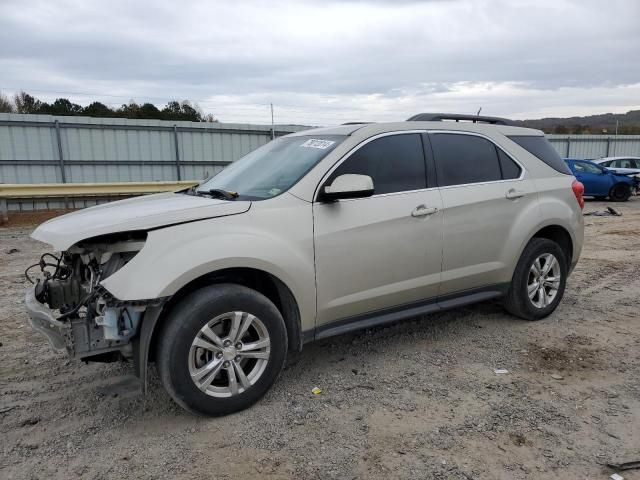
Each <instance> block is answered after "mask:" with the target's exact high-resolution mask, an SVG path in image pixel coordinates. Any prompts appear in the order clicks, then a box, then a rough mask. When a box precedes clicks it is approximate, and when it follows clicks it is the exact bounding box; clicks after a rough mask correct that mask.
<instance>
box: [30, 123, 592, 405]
mask: <svg viewBox="0 0 640 480" xmlns="http://www.w3.org/2000/svg"><path fill="white" fill-rule="evenodd" d="M452 120H454V121H452ZM582 193H583V188H582V185H581V184H580V183H579V182H577V181H576V180H575V178H574V177H573V176H572V175H571V172H570V171H569V170H568V168H567V166H566V165H565V163H564V162H563V161H562V159H561V158H560V157H559V156H558V154H557V153H556V152H555V150H554V149H553V148H552V147H551V146H550V144H549V143H548V142H547V140H546V139H545V137H544V136H543V134H542V132H540V131H537V130H530V129H525V128H519V127H514V126H512V125H510V122H509V121H507V120H503V119H498V118H493V117H464V116H460V115H443V114H421V115H417V116H415V117H412V118H411V119H410V120H409V121H405V122H398V123H377V124H350V125H343V126H338V127H332V128H320V129H313V130H307V131H304V132H298V133H294V134H291V135H287V136H285V137H281V138H278V139H276V140H274V141H272V142H270V143H268V144H266V145H264V146H262V147H260V148H258V149H257V150H255V151H253V152H252V153H250V154H248V155H247V156H245V157H244V158H242V159H240V160H238V161H236V162H234V163H233V164H231V165H230V166H229V167H227V168H226V169H225V170H223V171H222V172H221V173H219V174H218V175H216V176H214V177H212V178H210V179H208V180H206V181H204V182H202V183H201V184H199V185H196V186H194V187H193V188H191V189H189V190H185V191H180V192H176V193H164V194H158V195H150V196H144V197H139V198H133V199H128V200H123V201H119V202H113V203H109V204H105V205H101V206H97V207H93V208H88V209H85V210H81V211H77V212H74V213H71V214H68V215H64V216H62V217H58V218H56V219H53V220H50V221H48V222H46V223H44V224H42V225H40V226H39V227H38V228H37V229H36V230H35V231H34V232H33V234H32V237H33V238H35V239H37V240H40V241H42V242H46V243H48V244H50V245H51V246H52V249H53V250H54V251H55V252H58V253H51V254H46V255H44V256H43V257H42V259H41V262H39V263H38V264H36V265H34V266H33V267H32V268H31V269H30V270H29V272H27V273H28V275H29V278H30V279H31V281H32V282H33V283H34V286H33V288H31V289H29V290H28V292H27V295H26V305H27V309H28V311H29V314H30V317H31V324H32V326H33V328H35V329H36V330H38V331H40V332H42V333H43V334H44V335H46V336H47V338H48V339H49V340H50V342H51V343H52V345H53V346H54V347H55V348H57V349H62V350H66V351H67V352H68V353H69V354H70V355H71V356H72V357H75V358H81V359H83V360H91V361H113V360H121V359H130V360H132V362H133V365H134V367H135V371H136V373H137V375H138V376H139V377H140V379H141V384H142V385H143V386H145V388H146V378H147V368H148V364H149V362H152V361H153V362H155V364H156V367H157V370H158V372H159V376H160V378H161V380H162V383H163V384H164V386H165V388H166V389H167V391H168V392H169V393H170V395H171V396H172V397H173V399H174V400H175V401H176V402H177V403H178V404H180V405H181V406H183V407H184V408H186V409H188V410H190V411H192V412H197V413H201V414H206V415H221V414H227V413H231V412H234V411H238V410H241V409H244V408H246V407H248V406H250V405H251V404H253V403H254V402H256V401H257V400H258V399H259V398H261V397H262V396H263V395H264V394H265V392H266V391H267V390H268V389H269V387H270V386H271V385H272V384H273V382H274V381H275V379H276V377H277V376H278V374H279V372H280V370H281V369H282V366H283V364H284V362H285V358H286V356H287V352H289V351H297V350H300V349H301V348H302V347H303V345H304V344H305V343H307V342H310V341H313V340H316V339H320V338H326V337H329V336H332V335H339V334H343V333H346V332H350V331H353V330H357V329H361V328H365V327H373V326H377V325H382V324H386V323H389V322H395V321H398V320H402V319H406V318H411V317H416V316H421V315H424V314H428V313H430V312H437V311H442V310H445V309H450V308H455V307H458V306H461V305H467V304H470V303H474V302H479V301H483V300H487V299H493V298H502V299H503V301H504V306H505V308H506V309H507V310H508V311H509V312H511V313H512V314H513V315H515V316H517V317H520V318H523V319H526V320H538V319H541V318H544V317H546V316H547V315H549V314H550V313H552V312H553V311H554V310H555V309H556V307H557V306H558V303H559V302H560V300H561V299H562V296H563V292H564V289H565V285H566V281H567V277H568V275H569V273H570V272H571V270H572V268H573V267H574V266H575V264H576V262H577V261H578V258H579V256H580V251H581V248H582V242H583V217H582V212H581V208H582V207H583V205H584V203H583V199H582ZM38 269H41V270H43V271H46V272H47V273H46V274H45V273H39V274H38V273H36V271H37V270H38Z"/></svg>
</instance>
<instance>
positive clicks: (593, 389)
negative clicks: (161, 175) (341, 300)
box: [0, 197, 640, 480]
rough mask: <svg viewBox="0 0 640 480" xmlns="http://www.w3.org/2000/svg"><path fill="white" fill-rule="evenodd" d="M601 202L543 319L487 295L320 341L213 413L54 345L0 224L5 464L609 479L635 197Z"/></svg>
mask: <svg viewBox="0 0 640 480" xmlns="http://www.w3.org/2000/svg"><path fill="white" fill-rule="evenodd" d="M607 205H612V206H614V207H615V208H617V209H619V210H620V211H621V212H622V213H623V216H622V217H594V216H590V217H585V220H586V225H587V226H586V245H585V249H584V250H583V254H582V259H581V261H580V263H579V264H578V267H577V269H576V271H575V272H574V274H573V275H572V276H571V278H570V280H569V284H568V289H567V292H566V294H565V298H564V300H563V302H562V303H561V305H560V307H559V308H558V310H557V311H556V312H555V313H554V314H553V315H552V316H551V317H549V318H547V319H545V320H542V321H539V322H525V321H521V320H518V319H515V318H512V317H510V316H509V315H507V314H505V313H504V311H503V310H502V309H501V307H500V305H499V304H498V303H496V302H489V303H483V304H479V305H475V306H471V307H468V308H463V309H459V310H454V311H450V312H447V313H443V314H436V315H431V316H429V317H425V318H422V319H415V320H413V321H408V322H404V323H400V324H396V325H393V326H391V327H386V328H376V329H372V330H368V331H363V332H359V333H356V334H350V335H344V336H340V337H337V338H333V339H328V340H324V341H321V342H318V343H315V344H311V345H308V346H307V347H305V349H304V351H303V352H302V353H300V354H295V355H292V356H290V358H289V360H288V362H287V366H286V368H285V371H284V372H283V373H282V375H281V376H280V378H279V380H278V382H277V383H276V385H275V386H274V388H273V389H272V390H271V391H270V392H269V394H268V395H267V396H266V398H265V399H264V400H263V401H261V402H260V403H258V404H257V405H256V406H255V407H253V408H251V409H249V410H247V411H244V412H241V413H238V414H235V415H231V416H228V417H225V418H216V419H207V418H198V417H194V416H192V415H190V414H188V413H185V412H184V411H182V410H181V409H180V408H178V407H177V406H176V405H174V404H173V403H172V401H171V400H170V399H169V397H168V396H167V395H166V394H165V392H164V391H163V389H162V387H161V386H160V384H159V383H158V380H157V379H156V378H153V379H152V381H151V384H152V385H151V391H150V394H149V395H148V396H147V397H146V398H142V397H140V396H137V395H132V394H126V391H124V392H123V391H119V390H118V389H115V388H113V385H114V384H116V383H117V382H118V381H119V380H121V379H122V378H123V377H125V376H126V375H128V374H130V373H131V367H130V366H128V365H119V364H106V365H105V364H89V365H85V364H82V363H81V362H79V361H74V360H69V359H67V358H66V357H65V355H63V354H61V353H55V352H53V351H52V350H51V348H50V347H49V345H48V344H47V342H46V341H45V339H44V338H43V337H41V336H40V335H38V334H36V333H35V332H33V331H32V330H31V329H30V328H29V327H28V326H27V317H26V314H25V313H24V307H23V304H22V296H23V292H24V289H25V288H26V287H27V283H26V282H25V280H24V277H23V275H22V271H23V270H24V268H25V267H26V266H27V265H29V264H31V263H34V262H35V261H36V260H37V258H38V256H39V254H40V253H42V252H44V251H45V248H44V247H43V246H42V245H40V244H38V243H37V242H34V241H32V240H30V239H29V237H28V234H29V232H30V231H31V230H32V228H33V227H32V226H25V225H16V226H10V227H6V228H0V342H1V345H0V478H1V479H14V478H17V479H31V478H34V479H35V478H37V479H68V478H83V479H107V478H108V479H111V478H117V479H120V478H145V479H164V478H178V479H194V478H198V479H214V478H215V479H218V478H220V479H223V478H245V477H255V478H322V479H333V478H336V479H353V478H380V479H388V478H423V479H424V478H426V479H492V480H493V479H525V478H545V479H546V478H549V479H563V480H568V479H581V480H582V479H598V478H602V479H606V478H609V475H611V474H612V473H613V471H612V470H610V469H609V468H607V467H606V464H607V463H609V462H624V461H630V460H640V314H639V313H638V309H639V307H640V303H639V294H640V198H637V197H635V198H632V200H631V201H629V202H628V203H625V204H609V203H604V202H587V205H586V208H585V212H589V211H593V210H603V209H604V208H605V207H606V206H607ZM497 368H505V369H507V370H508V371H509V373H507V374H502V375H498V374H496V373H494V369H497ZM316 386H317V387H319V388H321V389H322V394H320V395H313V394H312V393H311V390H312V388H313V387H316ZM620 473H621V474H622V475H623V476H624V478H625V479H627V480H629V479H636V480H637V479H640V470H633V471H632V470H629V471H625V472H620Z"/></svg>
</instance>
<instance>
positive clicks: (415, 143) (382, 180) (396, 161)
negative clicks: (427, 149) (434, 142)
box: [327, 133, 427, 195]
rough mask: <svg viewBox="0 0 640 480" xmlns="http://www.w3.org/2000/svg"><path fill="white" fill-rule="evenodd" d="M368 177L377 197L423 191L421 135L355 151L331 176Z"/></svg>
mask: <svg viewBox="0 0 640 480" xmlns="http://www.w3.org/2000/svg"><path fill="white" fill-rule="evenodd" d="M346 173H355V174H360V175H369V176H370V177H371V178H372V179H373V187H374V194H375V195H378V194H381V193H393V192H403V191H408V190H420V189H423V188H426V187H427V178H426V172H425V161H424V154H423V150H422V140H421V138H420V135H419V134H415V133H408V134H401V135H390V136H386V137H381V138H378V139H376V140H372V141H371V142H369V143H367V144H366V145H364V146H363V147H361V148H359V149H358V150H356V151H355V152H354V153H353V154H352V155H351V156H350V157H349V158H347V159H346V160H345V161H344V162H343V163H342V164H341V165H340V166H339V167H338V168H337V169H336V170H335V171H334V172H333V173H332V174H331V177H330V178H329V180H328V182H327V183H328V184H330V183H331V182H332V181H333V179H334V178H336V177H337V176H339V175H344V174H346Z"/></svg>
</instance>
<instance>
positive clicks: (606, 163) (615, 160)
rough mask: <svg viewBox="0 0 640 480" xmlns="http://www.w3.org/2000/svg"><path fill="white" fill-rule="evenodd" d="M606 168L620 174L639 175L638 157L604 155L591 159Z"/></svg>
mask: <svg viewBox="0 0 640 480" xmlns="http://www.w3.org/2000/svg"><path fill="white" fill-rule="evenodd" d="M593 163H597V164H598V165H601V166H603V167H606V168H607V170H611V171H612V172H614V173H619V174H621V175H633V176H636V177H640V157H604V158H599V159H598V160H593Z"/></svg>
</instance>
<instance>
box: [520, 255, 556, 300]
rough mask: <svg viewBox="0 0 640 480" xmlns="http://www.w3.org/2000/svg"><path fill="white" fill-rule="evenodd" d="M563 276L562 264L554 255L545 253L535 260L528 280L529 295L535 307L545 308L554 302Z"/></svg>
mask: <svg viewBox="0 0 640 480" xmlns="http://www.w3.org/2000/svg"><path fill="white" fill-rule="evenodd" d="M561 275H562V274H561V271H560V264H559V263H558V259H557V258H556V257H555V256H554V255H553V254H551V253H543V254H542V255H540V256H538V257H537V258H536V259H535V260H534V262H533V264H532V265H531V268H530V269H529V278H528V280H527V293H528V294H529V300H531V303H532V304H533V306H535V307H536V308H545V307H547V306H548V305H550V304H551V303H552V302H553V300H554V299H555V298H556V295H557V294H558V289H559V288H560V277H561Z"/></svg>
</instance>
